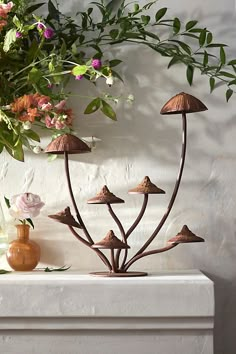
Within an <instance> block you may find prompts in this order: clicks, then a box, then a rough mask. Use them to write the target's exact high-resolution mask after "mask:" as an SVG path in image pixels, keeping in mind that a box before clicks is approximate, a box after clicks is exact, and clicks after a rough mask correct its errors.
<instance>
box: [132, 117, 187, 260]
mask: <svg viewBox="0 0 236 354" xmlns="http://www.w3.org/2000/svg"><path fill="white" fill-rule="evenodd" d="M186 147H187V120H186V114H185V113H182V152H181V160H180V168H179V173H178V176H177V180H176V183H175V187H174V191H173V193H172V197H171V199H170V202H169V205H168V207H167V210H166V212H165V214H164V215H163V217H162V219H161V221H160V223H159V225H158V226H157V228H156V229H155V230H154V232H153V234H152V235H151V236H150V238H149V239H148V240H147V242H146V243H145V244H144V245H143V246H142V247H141V248H140V250H139V251H138V252H137V253H136V254H135V255H134V256H133V257H132V258H131V259H130V261H132V263H133V259H136V257H137V256H138V255H141V254H142V253H143V251H145V249H146V248H147V247H148V246H149V245H150V243H151V242H152V241H153V240H154V238H155V237H156V235H157V234H158V232H159V231H160V230H161V228H162V226H163V225H164V223H165V221H166V219H167V218H168V216H169V214H170V212H171V209H172V207H173V205H174V202H175V198H176V196H177V193H178V190H179V186H180V182H181V178H182V174H183V169H184V162H185V156H186ZM137 259H138V258H137Z"/></svg>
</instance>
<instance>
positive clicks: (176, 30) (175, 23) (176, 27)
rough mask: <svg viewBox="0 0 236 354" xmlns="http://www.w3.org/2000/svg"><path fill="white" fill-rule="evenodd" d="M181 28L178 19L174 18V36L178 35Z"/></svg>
mask: <svg viewBox="0 0 236 354" xmlns="http://www.w3.org/2000/svg"><path fill="white" fill-rule="evenodd" d="M180 28H181V23H180V20H179V19H178V17H175V19H174V22H173V31H174V33H175V34H177V33H179V31H180Z"/></svg>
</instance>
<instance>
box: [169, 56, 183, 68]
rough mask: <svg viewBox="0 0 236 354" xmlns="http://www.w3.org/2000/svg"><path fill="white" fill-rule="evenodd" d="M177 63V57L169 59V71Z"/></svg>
mask: <svg viewBox="0 0 236 354" xmlns="http://www.w3.org/2000/svg"><path fill="white" fill-rule="evenodd" d="M179 62H180V60H179V58H178V57H173V58H172V59H171V61H170V62H169V64H168V69H169V68H170V67H171V66H172V65H174V64H177V63H179Z"/></svg>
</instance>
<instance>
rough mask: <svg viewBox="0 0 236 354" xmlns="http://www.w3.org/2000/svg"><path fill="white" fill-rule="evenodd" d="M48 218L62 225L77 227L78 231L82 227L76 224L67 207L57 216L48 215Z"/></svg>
mask: <svg viewBox="0 0 236 354" xmlns="http://www.w3.org/2000/svg"><path fill="white" fill-rule="evenodd" d="M48 217H49V218H51V219H53V220H55V221H58V222H60V223H62V224H66V225H69V226H74V227H78V228H79V229H81V228H82V226H81V225H80V224H78V223H77V221H76V220H75V218H74V217H73V215H72V214H71V212H70V208H69V207H67V208H66V209H65V210H63V211H60V212H59V213H57V214H54V215H48Z"/></svg>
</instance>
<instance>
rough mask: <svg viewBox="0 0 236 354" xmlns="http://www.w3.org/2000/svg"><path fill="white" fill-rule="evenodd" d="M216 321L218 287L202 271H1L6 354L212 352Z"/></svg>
mask: <svg viewBox="0 0 236 354" xmlns="http://www.w3.org/2000/svg"><path fill="white" fill-rule="evenodd" d="M213 323H214V286H213V283H212V281H211V280H210V279H208V278H207V277H206V276H205V275H204V274H202V273H201V272H200V271H195V270H193V271H192V270H191V271H182V272H181V271H167V272H160V273H156V274H151V275H149V276H147V277H140V278H97V277H93V276H90V275H83V274H79V273H78V272H69V271H66V272H60V273H59V272H58V273H57V272H53V273H42V272H38V271H35V272H30V273H26V272H24V273H23V272H15V273H10V274H6V275H1V277H0V332H1V333H0V352H1V353H4V354H6V353H9V354H21V353H22V354H23V353H24V354H42V353H44V354H54V353H55V354H95V353H96V354H118V353H119V354H120V353H124V354H126V353H127V354H128V353H131V354H132V353H135V354H136V353H137V354H141V353H143V354H154V353H155V354H156V353H158V354H159V353H160V354H169V353H171V354H175V353H176V354H177V353H181V352H184V353H186V354H187V353H191V354H195V353H196V354H199V353H201V354H213V344H212V342H213V334H212V333H213Z"/></svg>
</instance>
